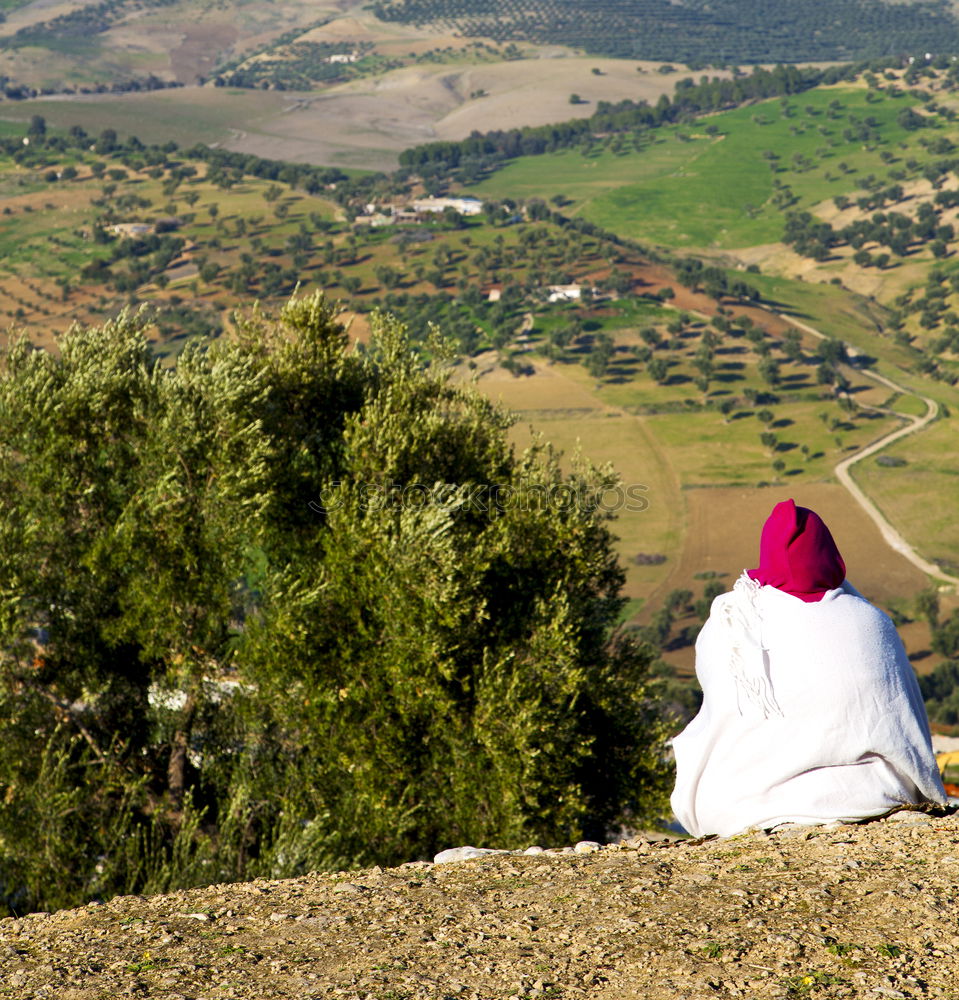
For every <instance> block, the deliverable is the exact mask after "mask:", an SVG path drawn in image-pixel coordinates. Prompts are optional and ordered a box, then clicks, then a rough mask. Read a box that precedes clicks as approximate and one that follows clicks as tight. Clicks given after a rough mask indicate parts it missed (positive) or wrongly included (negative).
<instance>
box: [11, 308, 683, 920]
mask: <svg viewBox="0 0 959 1000" xmlns="http://www.w3.org/2000/svg"><path fill="white" fill-rule="evenodd" d="M374 329H375V332H376V335H375V339H374V342H373V345H372V347H371V348H370V349H368V350H367V351H350V350H348V349H347V347H346V337H345V333H344V331H343V329H342V328H341V327H339V326H338V325H337V324H336V323H335V322H334V321H333V319H332V315H331V309H330V307H329V306H328V305H327V304H326V303H325V302H324V301H323V299H322V298H321V297H319V296H315V297H312V298H310V299H307V300H298V301H292V302H291V303H290V304H289V305H288V306H287V307H286V308H285V309H284V310H283V312H282V314H281V315H280V317H279V318H278V319H277V320H271V319H268V318H267V317H266V316H264V315H262V314H260V313H254V314H253V315H252V316H250V317H248V318H246V319H245V320H243V321H242V322H241V323H240V325H239V330H238V333H237V335H236V336H235V338H233V339H230V340H226V339H222V338H221V340H219V341H217V342H215V343H214V344H213V345H211V346H210V347H209V349H208V350H205V351H200V350H197V351H191V350H187V352H186V353H185V354H184V355H183V356H181V358H180V361H179V363H178V365H177V368H176V369H175V370H172V371H168V370H162V369H160V368H159V367H158V366H157V365H156V363H155V361H154V359H153V358H152V356H151V353H150V351H149V348H148V345H147V344H146V342H145V340H144V337H143V334H142V332H141V330H140V329H139V326H138V321H137V320H136V319H135V318H131V317H129V316H126V317H121V319H119V320H118V321H117V322H115V323H112V324H109V325H107V326H105V327H103V328H100V329H90V330H78V331H75V332H73V333H71V334H70V335H68V336H66V337H64V338H63V339H62V340H61V342H60V353H59V354H58V355H56V356H54V355H51V354H47V353H44V352H40V351H35V350H33V349H31V347H30V345H29V344H28V343H25V342H20V343H18V344H17V345H15V346H14V347H13V348H12V349H11V350H10V351H9V353H7V354H6V355H5V356H4V358H3V364H2V370H0V548H2V551H3V553H4V555H3V559H2V561H0V894H2V898H3V900H4V903H5V905H6V906H7V907H8V908H10V909H11V910H14V911H16V912H23V911H25V910H29V909H36V908H41V907H42V908H47V909H49V908H52V907H56V906H63V905H68V904H74V903H77V902H80V901H81V900H83V899H86V898H91V897H103V896H106V895H110V894H112V893H116V892H153V891H160V890H165V889H170V888H173V887H176V886H183V885H190V884H202V883H208V882H215V881H220V880H225V879H235V878H243V877H251V876H253V875H258V874H264V875H273V876H279V875H285V874H286V875H288V874H293V873H296V872H301V871H304V870H309V869H313V868H324V867H345V866H348V865H354V864H363V863H365V864H372V863H375V862H381V863H389V862H398V861H404V860H409V859H410V858H414V857H417V856H425V855H429V854H430V853H431V852H432V851H434V850H436V849H438V848H440V847H445V846H450V845H451V844H457V843H466V842H469V843H493V844H497V845H502V846H523V845H524V844H526V843H528V842H533V841H542V842H550V843H555V842H563V841H566V842H568V841H569V840H570V839H575V838H577V837H581V836H589V835H592V836H601V835H602V834H603V833H604V832H605V831H606V829H607V828H608V827H609V826H610V825H611V824H614V823H616V822H620V821H623V820H631V821H633V822H635V821H638V820H640V819H643V818H652V817H655V816H656V815H657V814H659V813H660V811H661V810H662V809H663V807H664V804H665V803H664V796H665V789H666V785H667V781H668V766H667V764H666V761H665V759H664V754H663V747H662V740H663V737H664V722H663V718H662V715H661V710H660V709H659V708H658V707H657V703H656V702H655V700H654V699H653V698H652V694H653V692H652V690H651V687H650V683H649V678H648V667H649V663H650V658H651V654H650V652H649V651H648V650H644V649H643V648H640V647H637V646H636V645H635V643H633V642H632V641H630V639H629V638H628V637H627V636H624V635H620V634H618V633H617V632H616V631H615V628H614V626H615V623H616V621H617V618H618V615H619V612H620V609H621V607H622V600H621V598H620V597H619V589H620V585H621V582H622V571H621V569H620V568H619V566H618V565H617V562H616V559H615V557H614V555H613V552H612V547H611V543H612V537H611V535H610V531H609V526H608V523H607V520H606V515H605V514H603V513H602V505H601V504H600V498H601V496H602V494H603V491H604V490H605V489H607V488H608V487H609V486H610V484H611V478H610V476H609V475H608V474H607V473H605V472H601V471H597V470H595V469H591V468H588V467H585V466H583V465H581V464H580V465H576V467H575V469H574V471H573V472H572V473H569V474H565V473H563V472H561V470H560V466H559V463H558V458H557V456H556V455H554V454H553V453H552V452H551V451H550V449H549V448H548V447H547V446H545V445H537V446H535V447H534V448H532V450H530V451H529V452H527V453H525V454H523V455H521V456H520V455H516V454H514V452H513V450H512V449H511V447H510V445H509V444H508V441H507V437H506V431H507V427H508V424H509V421H508V420H507V418H506V417H505V416H504V415H503V414H502V413H501V412H499V411H498V410H497V409H496V408H495V407H493V406H492V405H491V404H490V403H489V402H487V401H485V400H484V399H483V398H481V397H480V396H479V395H478V394H476V393H475V392H473V391H472V390H470V389H468V388H464V387H461V386H460V385H458V384H456V383H454V382H452V381H451V380H450V377H449V373H448V372H447V370H446V368H445V366H444V364H443V363H442V361H441V360H439V359H440V358H441V357H442V355H443V352H444V350H445V349H444V348H443V346H442V344H441V343H440V342H438V341H437V342H434V343H433V344H432V347H431V350H432V353H433V356H434V358H436V359H437V360H434V361H433V362H431V363H429V364H428V365H426V366H425V367H424V364H423V362H422V361H421V360H420V359H419V358H418V357H417V356H416V355H415V354H414V353H412V351H411V349H410V347H409V345H408V343H407V341H406V339H405V337H404V335H403V333H402V331H401V330H400V329H398V328H397V327H396V325H395V324H393V323H391V322H389V321H387V320H383V319H376V320H374Z"/></svg>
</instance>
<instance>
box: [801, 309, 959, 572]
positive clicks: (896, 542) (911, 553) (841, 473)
mask: <svg viewBox="0 0 959 1000" xmlns="http://www.w3.org/2000/svg"><path fill="white" fill-rule="evenodd" d="M783 318H786V317H783ZM789 322H791V323H792V324H793V325H794V326H796V327H797V328H798V329H800V330H802V331H804V332H805V333H809V334H811V335H812V336H814V337H818V338H819V339H820V340H825V339H826V335H825V334H823V333H821V332H820V331H819V330H817V329H815V328H814V327H811V326H809V325H808V324H806V323H800V322H799V321H798V320H789ZM859 373H860V374H861V375H864V376H865V377H866V378H869V379H872V380H873V381H874V382H878V383H879V384H880V385H884V386H886V387H887V388H889V389H892V390H893V391H895V392H899V393H902V394H903V395H910V396H916V398H917V399H921V400H922V402H923V403H924V404H925V406H926V412H925V415H924V416H922V417H915V416H906V419H908V420H909V421H910V422H909V424H907V426H905V427H901V428H899V430H896V431H893V432H892V433H891V434H886V435H885V436H884V437H881V438H879V440H878V441H874V442H873V443H872V444H870V445H867V446H866V447H865V448H863V449H861V450H860V451H857V452H856V454H855V455H851V456H850V457H849V458H845V459H843V460H842V461H841V462H840V463H839V464H838V465H837V466H836V478H837V479H838V480H839V482H840V483H842V485H843V486H844V487H845V488H846V489H847V490H848V491H849V493H850V494H851V495H852V497H853V499H854V500H855V501H856V503H858V504H859V506H860V507H861V508H862V509H863V510H864V511H865V512H866V513H867V514H868V515H869V517H870V518H871V519H872V520H873V521H874V522H875V524H876V525H877V526H878V528H879V531H880V532H881V533H882V537H883V540H884V541H885V542H886V544H887V545H888V546H889V547H890V548H892V549H894V550H895V551H896V552H898V553H899V554H900V555H902V556H905V558H906V559H908V560H909V562H911V563H912V564H913V565H914V566H916V567H917V568H918V569H920V570H922V572H923V573H926V574H928V575H929V576H931V577H933V578H934V579H936V580H940V581H942V582H943V583H945V584H948V585H949V586H951V587H956V586H959V578H957V577H954V576H951V575H950V574H948V573H945V572H943V570H941V569H940V568H939V567H938V566H936V565H935V564H934V563H931V562H929V561H928V560H927V559H923V558H922V556H921V555H919V553H918V552H916V550H915V549H914V548H913V547H912V546H911V545H910V544H909V543H908V542H907V541H906V540H905V538H903V537H902V535H901V534H899V532H898V531H896V529H895V528H894V527H893V526H892V524H890V523H889V520H888V519H887V518H886V517H885V515H884V514H883V513H882V511H880V510H879V508H878V507H877V506H876V505H875V504H874V503H873V502H872V500H870V499H869V497H867V496H866V494H865V493H864V492H863V491H862V490H861V489H860V488H859V485H858V484H857V483H856V481H855V480H854V479H853V478H852V475H851V474H850V472H849V470H850V469H851V468H852V466H853V465H855V464H856V463H857V462H861V461H862V460H863V459H864V458H868V457H869V456H870V455H874V454H875V453H876V452H877V451H881V450H882V449H883V448H885V447H886V446H887V445H890V444H892V443H893V441H898V440H899V439H900V438H902V437H905V436H906V435H907V434H915V433H917V432H918V431H921V430H922V429H923V428H924V427H926V426H928V425H929V424H930V423H931V422H932V421H933V420H935V419H936V417H937V416H938V415H939V404H938V403H937V402H936V401H935V400H934V399H930V398H929V397H928V396H920V395H919V394H918V393H915V392H912V391H911V390H910V389H906V388H905V387H904V386H901V385H899V384H898V383H897V382H893V381H892V379H890V378H887V377H886V376H885V375H880V374H878V373H877V372H871V371H869V370H868V369H865V368H861V369H859ZM904 416H905V415H904Z"/></svg>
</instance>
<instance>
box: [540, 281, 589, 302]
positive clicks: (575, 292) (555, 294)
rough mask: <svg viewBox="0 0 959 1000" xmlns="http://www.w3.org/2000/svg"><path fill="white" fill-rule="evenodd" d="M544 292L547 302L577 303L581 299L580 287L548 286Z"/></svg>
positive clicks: (581, 291) (581, 290)
mask: <svg viewBox="0 0 959 1000" xmlns="http://www.w3.org/2000/svg"><path fill="white" fill-rule="evenodd" d="M546 291H547V292H548V293H549V294H548V296H547V301H548V302H579V300H580V299H581V298H582V297H583V289H582V286H581V285H550V286H549V288H547V289H546Z"/></svg>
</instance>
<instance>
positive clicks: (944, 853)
mask: <svg viewBox="0 0 959 1000" xmlns="http://www.w3.org/2000/svg"><path fill="white" fill-rule="evenodd" d="M957 897H959V816H957V815H956V814H955V813H954V812H949V813H945V814H944V813H941V812H940V813H937V814H926V813H920V812H899V813H896V814H894V815H893V816H891V817H888V818H886V819H883V820H879V821H875V822H871V823H867V824H864V825H857V826H851V825H846V826H833V827H818V828H801V827H795V828H790V829H785V830H783V831H780V832H777V833H773V834H769V835H767V834H762V833H755V834H747V835H743V836H739V837H733V838H730V839H727V840H715V839H714V840H706V841H679V842H670V841H660V840H656V839H654V838H643V837H641V838H635V839H634V840H632V841H630V842H627V843H625V844H621V845H617V846H615V847H604V848H601V849H597V848H591V847H590V846H589V845H581V846H580V847H579V850H578V851H576V850H570V849H566V850H565V851H555V852H553V851H546V852H544V853H539V854H532V855H528V854H495V855H489V856H486V857H482V858H477V859H474V860H469V861H462V862H457V863H450V864H427V863H425V862H414V863H411V864H407V865H403V866H401V867H399V868H393V869H388V870H381V869H379V868H373V869H370V870H367V871H354V872H340V873H336V874H333V873H322V874H320V873H316V874H312V875H309V876H306V877H304V878H299V879H294V880H290V881H276V882H272V881H256V882H251V883H248V884H242V885H221V886H211V887H209V888H205V889H195V890H190V891H187V892H178V893H173V894H171V895H168V896H156V897H152V898H149V899H146V898H140V897H125V898H118V899H114V900H112V901H111V902H109V903H106V904H91V905H89V906H86V907H83V908H82V909H77V910H67V911H62V912H59V913H54V914H31V915H29V916H26V917H23V918H21V919H9V920H4V921H0V997H15V998H17V1000H28V998H30V1000H33V998H41V997H42V998H51V1000H52V998H57V1000H108V998H109V1000H112V998H114V997H127V996H136V997H162V998H165V1000H221V998H250V1000H254V998H256V1000H260V998H290V1000H294V998H295V1000H306V998H314V997H343V998H357V1000H360V998H362V1000H414V998H416V1000H418V998H431V1000H447V998H456V1000H499V998H503V1000H507V998H510V997H513V998H522V1000H532V998H543V1000H547V998H563V1000H566V998H568V1000H573V998H582V997H588V998H590V1000H599V998H603V1000H630V998H637V1000H638V998H644V1000H647V998H648V1000H660V998H662V1000H682V998H686V1000H703V998H712V997H758V998H765V997H868V998H870V1000H871V998H878V997H931V998H935V1000H947V998H959V905H957Z"/></svg>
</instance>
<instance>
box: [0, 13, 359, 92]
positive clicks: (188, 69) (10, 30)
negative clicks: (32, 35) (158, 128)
mask: <svg viewBox="0 0 959 1000" xmlns="http://www.w3.org/2000/svg"><path fill="white" fill-rule="evenodd" d="M89 6H92V0H36V2H34V3H31V4H28V5H27V6H25V7H22V8H20V9H19V10H17V11H14V12H12V13H11V14H10V15H9V16H8V18H7V20H6V21H5V22H4V23H2V24H0V38H3V37H9V36H11V35H14V34H16V32H17V31H20V30H22V29H24V28H30V27H33V26H34V25H39V24H41V23H43V22H47V21H50V20H52V19H53V18H55V17H59V16H61V15H64V14H69V13H71V12H72V11H75V10H79V9H82V8H84V7H89ZM359 6H360V4H358V3H357V2H356V0H285V2H284V3H282V4H275V3H265V4H264V3H250V2H249V0H181V2H180V3H177V4H174V5H172V6H164V7H162V8H160V9H158V10H150V9H149V8H148V9H146V10H139V11H133V12H131V13H130V14H128V15H126V16H123V17H121V18H120V19H119V20H118V21H117V23H116V24H114V25H113V27H111V28H109V30H107V31H104V32H102V33H101V34H98V35H97V36H95V38H94V37H91V38H88V39H70V40H69V44H68V45H66V46H65V47H64V46H61V47H58V50H57V52H56V57H55V58H53V59H51V53H50V51H49V50H46V49H39V48H38V49H32V48H25V49H15V50H9V51H4V52H0V73H5V74H6V75H8V76H10V77H11V78H13V79H15V80H17V81H18V82H20V83H24V84H27V85H29V86H44V85H47V86H57V85H58V82H60V81H67V82H69V81H71V80H72V79H75V78H76V79H83V78H84V76H86V77H87V78H89V75H90V73H89V71H90V69H91V67H92V68H94V69H95V68H96V66H97V65H99V64H100V63H101V62H102V68H103V69H104V70H106V71H107V76H108V78H113V79H122V78H123V77H124V76H130V75H133V76H145V75H146V74H148V73H155V74H156V75H157V76H159V77H160V78H161V79H164V80H175V81H178V82H180V83H188V84H190V83H195V82H196V79H197V77H198V76H205V75H206V74H208V73H210V72H211V71H212V70H213V69H214V68H215V67H216V65H217V64H218V63H220V62H222V61H223V60H224V59H226V58H229V57H232V56H235V55H238V54H242V53H245V52H250V51H253V50H255V49H257V48H259V47H261V46H262V45H264V44H266V43H268V42H270V41H272V40H273V39H274V38H276V37H277V36H279V35H281V34H283V33H284V32H286V31H289V30H290V29H293V28H298V27H307V26H309V25H310V24H314V23H316V22H317V21H319V20H323V19H324V18H336V17H338V16H341V15H344V14H347V15H348V14H349V13H350V12H351V11H353V10H355V9H357V8H358V7H359Z"/></svg>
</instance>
